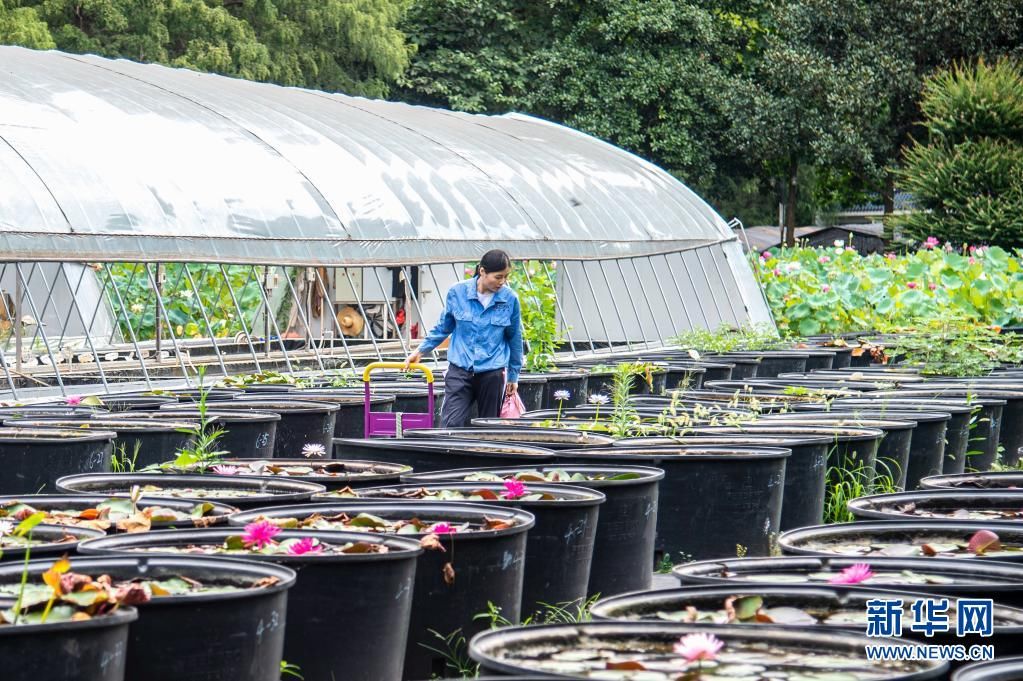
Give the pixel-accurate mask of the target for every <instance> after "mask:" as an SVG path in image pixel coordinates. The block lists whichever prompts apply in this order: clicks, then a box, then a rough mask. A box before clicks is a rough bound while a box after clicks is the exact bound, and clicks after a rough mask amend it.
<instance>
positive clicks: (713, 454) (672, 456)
mask: <svg viewBox="0 0 1023 681" xmlns="http://www.w3.org/2000/svg"><path fill="white" fill-rule="evenodd" d="M789 455H790V450H788V449H782V448H777V447H756V448H754V447H745V448H743V447H718V448H715V447H649V448H626V447H609V448H607V449H583V450H576V451H566V452H559V457H558V458H559V461H564V462H565V463H574V464H583V463H586V464H601V465H623V466H628V465H641V466H652V467H654V468H660V469H662V470H663V471H664V479H663V480H661V488H660V493H659V497H658V509H657V541H656V544H655V557H656V558H657V559H658V560H659V559H660V557H661V556H662V555H663V554H665V553H667V554H670V555H671V556H672V557H673V558H678V557H682V556H684V557H685V558H686V559H688V560H701V559H703V558H720V557H723V556H733V555H735V554H736V552H737V551H742V550H745V551H746V552H748V555H751V556H766V555H768V554H769V553H770V551H771V542H772V535H774V534H776V533H777V532H778V531H779V523H780V521H781V506H782V497H783V492H784V486H785V463H786V459H787V458H788V457H789ZM737 546H738V547H741V548H737Z"/></svg>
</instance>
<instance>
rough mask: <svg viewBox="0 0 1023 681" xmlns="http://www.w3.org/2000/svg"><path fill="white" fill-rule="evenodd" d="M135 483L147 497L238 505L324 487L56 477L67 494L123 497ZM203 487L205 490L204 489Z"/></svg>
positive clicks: (264, 481) (191, 478)
mask: <svg viewBox="0 0 1023 681" xmlns="http://www.w3.org/2000/svg"><path fill="white" fill-rule="evenodd" d="M135 486H138V487H139V488H140V489H141V491H142V494H143V496H146V497H150V498H154V499H156V498H167V497H169V498H172V499H190V500H198V501H219V502H222V503H225V504H230V505H231V506H236V507H238V508H241V509H245V508H257V507H261V506H271V505H274V504H297V503H301V502H303V501H308V500H309V498H310V497H312V495H313V494H316V493H318V492H323V491H324V490H325V489H326V487H324V486H323V485H318V484H315V483H311V482H303V481H301V480H277V479H271V478H258V477H244V476H234V475H169V474H162V473H108V474H106V475H98V474H95V475H68V476H65V477H63V478H61V479H60V480H58V481H57V489H59V490H60V491H61V492H66V493H68V494H92V495H97V494H98V495H109V496H118V497H123V496H126V495H129V494H130V493H131V489H132V488H133V487H135ZM204 490H205V492H204Z"/></svg>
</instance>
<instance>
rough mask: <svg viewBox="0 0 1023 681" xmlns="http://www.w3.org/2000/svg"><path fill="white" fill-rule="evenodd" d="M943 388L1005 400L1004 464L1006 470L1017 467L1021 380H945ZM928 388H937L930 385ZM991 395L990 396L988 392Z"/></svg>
mask: <svg viewBox="0 0 1023 681" xmlns="http://www.w3.org/2000/svg"><path fill="white" fill-rule="evenodd" d="M939 385H941V386H943V387H944V386H949V385H953V386H960V385H962V386H964V387H967V388H968V389H969V390H972V391H975V392H979V393H980V394H981V395H984V396H991V397H1002V398H1004V399H1005V401H1006V404H1005V409H1004V415H1005V418H1004V420H1003V421H1002V429H1001V431H1000V432H999V434H998V443H999V444H1000V445H1001V446H1002V450H1003V451H1002V452H1001V462H1002V463H1003V464H1004V465H1006V466H1015V465H1016V463H1017V462H1018V461H1019V450H1020V448H1021V447H1023V380H1020V379H1018V378H1009V379H1001V378H998V377H996V376H985V377H977V378H965V379H946V380H945V381H943V382H942V383H941V384H939ZM926 387H928V388H932V387H936V386H935V385H934V384H927V385H926ZM989 391H990V392H989Z"/></svg>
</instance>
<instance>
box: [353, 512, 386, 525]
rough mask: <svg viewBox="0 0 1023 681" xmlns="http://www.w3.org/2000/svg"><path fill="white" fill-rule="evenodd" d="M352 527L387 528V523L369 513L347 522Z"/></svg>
mask: <svg viewBox="0 0 1023 681" xmlns="http://www.w3.org/2000/svg"><path fill="white" fill-rule="evenodd" d="M348 524H349V525H351V526H352V527H387V521H386V520H384V519H383V518H379V517H377V516H375V515H370V514H369V513H360V514H359V515H357V516H355V517H354V518H352V519H351V520H350V521H349V522H348Z"/></svg>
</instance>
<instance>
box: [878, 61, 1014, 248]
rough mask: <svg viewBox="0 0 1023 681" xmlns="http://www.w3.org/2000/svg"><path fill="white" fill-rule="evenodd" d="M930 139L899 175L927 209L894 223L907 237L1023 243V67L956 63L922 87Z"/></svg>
mask: <svg viewBox="0 0 1023 681" xmlns="http://www.w3.org/2000/svg"><path fill="white" fill-rule="evenodd" d="M921 109H922V112H923V115H924V120H923V125H924V127H925V129H926V131H927V133H928V141H927V142H926V143H924V142H917V143H914V144H913V145H912V146H910V147H909V148H908V149H907V151H906V155H905V167H904V168H903V170H902V172H901V173H900V178H901V181H902V184H903V186H904V187H905V188H906V189H908V190H909V191H911V192H913V195H914V198H915V199H916V203H917V205H918V206H919V208H920V209H921V210H919V211H916V212H913V213H910V214H909V215H906V216H899V217H897V218H894V219H892V220H890V225H891V226H892V227H893V228H894V229H895V230H897V231H901V233H902V236H904V237H906V238H908V239H911V240H922V239H924V238H926V237H928V236H935V237H937V238H939V239H941V240H943V241H952V242H955V243H974V244H976V243H990V244H994V245H997V246H1003V247H1008V248H1012V247H1017V246H1019V245H1020V243H1023V68H1021V66H1020V64H1019V63H1018V62H1015V61H1013V60H1009V59H1002V60H999V61H997V62H995V63H993V64H988V63H986V62H984V61H983V60H981V61H979V62H977V63H976V64H975V65H957V66H954V67H953V68H951V69H948V70H945V71H940V72H938V73H937V74H935V75H934V76H933V77H932V78H930V79H929V80H928V81H927V82H926V84H925V86H924V96H923V102H922V104H921Z"/></svg>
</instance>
